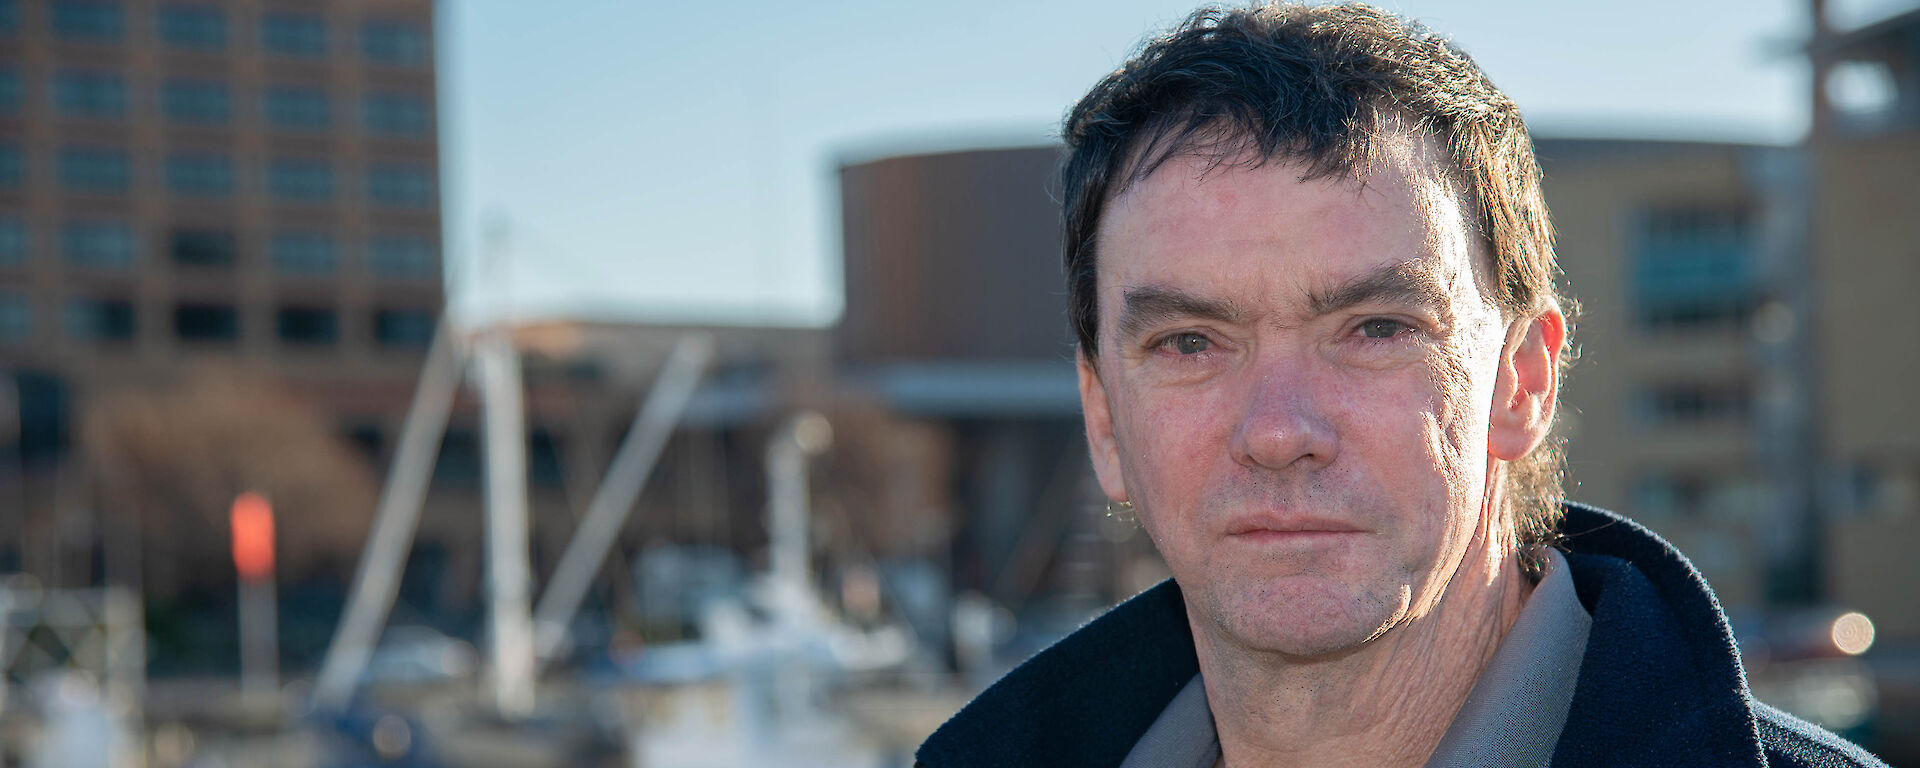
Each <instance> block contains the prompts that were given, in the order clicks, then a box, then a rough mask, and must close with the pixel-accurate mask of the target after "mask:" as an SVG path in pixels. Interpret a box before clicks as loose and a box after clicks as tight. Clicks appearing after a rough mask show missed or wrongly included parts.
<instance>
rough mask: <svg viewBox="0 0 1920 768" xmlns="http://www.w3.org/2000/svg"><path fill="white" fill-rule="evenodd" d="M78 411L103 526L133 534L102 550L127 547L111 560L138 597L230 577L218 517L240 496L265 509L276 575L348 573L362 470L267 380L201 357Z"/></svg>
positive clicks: (363, 520)
mask: <svg viewBox="0 0 1920 768" xmlns="http://www.w3.org/2000/svg"><path fill="white" fill-rule="evenodd" d="M85 411H86V413H85V416H84V417H83V419H82V424H81V442H82V451H83V452H84V455H85V456H86V458H87V461H88V463H89V464H90V465H91V466H92V467H93V469H94V472H95V473H96V475H95V476H96V477H97V478H99V480H100V487H101V492H102V499H101V501H102V505H101V506H102V508H103V510H104V514H103V518H102V521H103V523H104V525H105V526H106V527H107V530H105V531H103V533H104V534H105V535H106V536H107V537H109V538H111V537H114V536H115V535H116V534H118V535H123V536H124V535H128V534H131V535H134V536H137V537H138V541H139V546H138V549H137V550H134V549H133V548H131V547H118V548H116V547H112V546H109V547H108V552H109V553H110V557H113V556H114V555H119V556H122V557H124V556H128V555H133V554H134V552H138V555H137V556H138V557H139V559H140V561H141V562H140V563H139V564H137V565H133V564H125V563H121V564H117V565H118V566H119V567H120V568H122V569H124V568H128V567H137V568H139V569H140V573H139V575H138V576H137V577H136V578H137V579H138V580H139V582H140V583H141V584H142V585H143V588H144V590H145V591H146V592H147V594H148V595H150V596H155V595H172V594H175V593H176V592H177V591H179V590H181V589H184V588H187V587H189V586H197V587H205V586H213V585H224V584H230V583H232V582H233V579H234V574H233V563H232V562H231V558H230V557H229V556H228V554H229V550H228V544H229V534H228V532H227V530H226V528H227V514H228V510H229V507H230V505H231V504H232V503H233V499H234V497H235V496H237V495H239V494H240V493H242V492H245V491H255V492H258V493H261V494H263V495H265V496H266V497H267V498H268V499H269V500H270V501H271V502H272V504H273V508H274V517H275V518H276V523H277V525H276V527H277V528H278V534H277V536H276V538H277V548H278V549H279V553H278V555H279V557H278V560H279V563H278V569H279V571H278V578H279V579H280V580H282V581H283V582H286V581H295V580H301V579H306V578H309V577H313V576H325V575H334V574H337V577H338V578H342V579H344V578H346V577H347V576H348V571H347V568H349V567H350V565H351V563H352V562H353V558H354V557H355V556H356V554H357V552H358V550H359V547H360V543H361V539H362V537H364V536H365V535H366V531H367V528H368V525H369V524H370V522H371V519H372V515H373V509H374V502H375V496H374V493H375V491H374V479H373V477H372V473H371V471H370V470H369V468H368V467H367V465H366V463H365V462H364V461H363V460H361V459H360V458H359V457H358V456H356V455H355V454H354V452H353V448H352V446H351V445H350V444H349V443H348V442H347V441H346V440H345V439H344V438H342V437H341V436H340V435H339V434H338V433H337V431H336V430H335V429H334V428H333V425H332V424H331V423H330V422H329V421H328V420H327V419H326V417H325V416H324V415H323V414H322V413H321V412H320V411H319V409H317V408H316V407H314V406H313V405H312V404H311V403H308V402H306V401H304V400H303V399H302V398H300V397H299V396H297V395H296V394H294V393H293V392H292V391H290V390H289V389H288V388H287V387H286V386H284V385H283V384H281V383H279V382H277V381H276V380H274V379H273V378H272V377H270V376H268V375H266V374H265V373H263V372H260V371H256V370H251V369H247V368H241V367H237V366H233V365H228V364H209V365H205V366H201V367H198V368H195V369H193V370H191V371H189V372H188V373H187V374H186V375H185V376H183V377H182V378H181V379H180V380H179V381H178V382H176V383H174V384H172V385H167V386H157V387H140V388H127V389H122V390H118V391H113V392H107V393H103V394H102V395H101V396H100V397H99V399H98V400H97V401H96V402H95V403H93V404H91V407H89V408H87V409H85ZM129 529H131V530H129ZM115 566H116V564H115V563H112V562H109V564H108V571H109V572H110V573H111V572H113V571H114V570H115ZM329 572H332V573H329Z"/></svg>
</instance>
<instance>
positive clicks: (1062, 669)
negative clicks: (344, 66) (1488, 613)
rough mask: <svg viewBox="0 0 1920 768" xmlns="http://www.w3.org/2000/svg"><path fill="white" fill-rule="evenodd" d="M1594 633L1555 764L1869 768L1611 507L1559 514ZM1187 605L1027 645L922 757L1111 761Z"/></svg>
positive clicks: (1181, 654)
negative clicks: (1765, 683)
mask: <svg viewBox="0 0 1920 768" xmlns="http://www.w3.org/2000/svg"><path fill="white" fill-rule="evenodd" d="M1561 530H1562V531H1564V532H1565V533H1566V540H1565V545H1564V546H1565V549H1566V550H1567V562H1568V564H1569V565H1570V566H1571V568H1570V570H1571V574H1572V576H1573V581H1574V587H1575V591H1576V592H1578V593H1579V596H1580V602H1581V603H1582V604H1583V605H1585V606H1586V609H1587V612H1588V613H1590V614H1592V615H1593V628H1592V631H1591V632H1590V634H1589V635H1588V639H1587V652H1586V656H1585V657H1584V659H1583V660H1582V662H1581V666H1580V680H1579V682H1578V683H1577V686H1576V688H1575V692H1574V700H1573V707H1572V710H1571V711H1570V712H1569V713H1568V715H1567V724H1566V728H1565V729H1564V730H1563V731H1562V732H1561V736H1560V743H1559V745H1558V747H1557V748H1556V749H1555V752H1554V760H1553V764H1554V765H1556V766H1655V765H1660V766H1664V765H1686V766H1884V764H1883V763H1881V762H1880V761H1879V760H1876V759H1875V758H1874V757H1873V756H1872V755H1870V754H1868V753H1867V752H1866V751H1865V750H1862V749H1860V748H1859V747H1857V746H1854V745H1853V744H1850V743H1847V742H1846V741H1844V740H1842V739H1840V738H1839V737H1837V736H1834V735H1833V734H1831V733H1828V732H1826V731H1824V730H1821V729H1820V728H1819V727H1817V726H1814V725H1811V724H1809V723H1806V722H1803V721H1801V720H1798V719H1795V718H1794V717H1793V716H1791V715H1788V714H1786V713H1783V712H1781V711H1779V710H1777V709H1774V708H1772V707H1769V706H1767V705H1765V704H1762V703H1759V702H1757V701H1754V700H1753V698H1752V696H1751V695H1749V693H1748V691H1747V682H1746V677H1745V676H1744V674H1743V673H1742V671H1741V668H1740V657H1739V654H1738V652H1737V651H1736V650H1735V647H1734V644H1733V635H1732V634H1731V633H1730V632H1729V631H1728V630H1727V621H1726V617H1725V616H1724V615H1723V614H1722V613H1721V612H1720V606H1719V603H1718V602H1717V601H1716V600H1715V599H1714V597H1713V592H1712V591H1711V590H1710V589H1708V588H1707V584H1706V581H1705V580H1703V579H1701V577H1700V574H1699V572H1698V571H1695V570H1694V569H1693V566H1692V565H1691V564H1689V563H1688V562H1687V559H1686V557H1684V556H1683V555H1681V554H1680V552H1679V551H1678V550H1675V549H1674V548H1673V547H1672V546H1671V545H1669V544H1667V543H1666V542H1665V541H1663V540H1661V539H1660V537H1658V536H1655V535H1654V534H1653V533H1652V532H1650V531H1648V530H1647V529H1645V528H1642V527H1640V526H1639V525H1638V524H1636V523H1633V522H1632V521H1629V520H1626V519H1625V518H1622V517H1619V516H1617V515H1615V514H1613V513H1611V512H1606V511H1604V510H1600V509H1596V508H1593V507H1588V506H1584V505H1579V504H1568V505H1567V516H1566V520H1565V522H1564V523H1562V525H1561ZM1198 671H1199V670H1198V662H1197V661H1196V659H1195V658H1194V653H1193V637H1192V635H1191V634H1190V633H1189V632H1188V629H1187V622H1186V609H1185V607H1184V604H1183V603H1182V602H1181V598H1180V590H1179V589H1178V587H1176V586H1175V585H1174V584H1173V582H1171V581H1167V582H1163V583H1161V584H1160V585H1159V586H1156V587H1154V588H1152V589H1149V590H1147V591H1145V592H1142V593H1140V594H1139V595H1137V596H1135V597H1134V598H1133V599H1131V600H1128V601H1127V602H1125V603H1122V604H1120V605H1119V606H1117V607H1115V608H1114V609H1113V610H1111V611H1108V612H1107V613H1106V614H1104V615H1102V616H1100V617H1099V618H1097V619H1094V620H1093V621H1092V622H1090V623H1088V624H1087V625H1086V626H1085V627H1082V628H1081V629H1079V630H1078V631H1076V632H1074V633H1073V634H1071V635H1068V636H1067V637H1066V638H1064V639H1062V640H1061V641H1060V642H1058V643H1056V644H1054V645H1053V646H1052V647H1050V648H1048V649H1047V650H1045V651H1042V652H1040V653H1039V654H1037V655H1035V656H1034V657H1033V658H1032V659H1029V660H1028V661H1027V662H1026V663H1025V664H1022V665H1020V667H1018V668H1016V669H1014V670H1013V671H1012V672H1010V673H1008V674H1007V676H1006V677H1005V678H1002V679H1001V680H1000V681H999V682H998V683H995V684H994V685H993V686H992V687H990V688H988V689H987V690H986V691H985V692H983V693H981V694H980V695H979V696H978V697H976V698H975V699H974V700H973V701H972V703H969V704H968V705H967V706H966V707H965V708H963V709H961V710H960V712H959V713H958V714H956V715H954V716H953V718H952V719H951V720H949V721H947V723H946V725H944V726H941V728H940V730H938V731H936V732H935V733H934V734H933V736H931V737H929V738H928V739H927V741H926V743H925V744H922V745H921V747H920V751H919V753H918V754H917V755H916V757H917V758H918V760H919V762H920V764H921V765H925V766H927V767H928V768H961V767H962V766H1054V765H1059V766H1117V765H1119V764H1120V761H1121V760H1122V759H1124V758H1125V757H1126V755H1127V752H1128V751H1129V750H1131V749H1132V748H1133V744H1134V742H1135V741H1138V740H1139V738H1140V735H1141V734H1142V733H1145V732H1146V729H1147V727H1148V726H1149V725H1151V724H1152V723H1153V720H1154V718H1156V717H1158V716H1159V714H1160V710H1162V709H1163V708H1165V707H1166V704H1167V702H1168V701H1170V700H1171V699H1172V698H1173V695H1174V694H1175V693H1178V692H1179V690H1180V687H1181V686H1183V685H1185V684H1186V682H1187V680H1188V679H1189V678H1192V677H1193V675H1194V674H1195V673H1196V672H1198Z"/></svg>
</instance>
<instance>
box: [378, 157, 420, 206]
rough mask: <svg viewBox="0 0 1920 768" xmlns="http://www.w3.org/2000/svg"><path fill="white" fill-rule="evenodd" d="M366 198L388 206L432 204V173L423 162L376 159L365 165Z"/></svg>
mask: <svg viewBox="0 0 1920 768" xmlns="http://www.w3.org/2000/svg"><path fill="white" fill-rule="evenodd" d="M367 199H368V200H371V201H373V204H374V205H381V206H387V207H391V208H426V207H428V206H430V205H432V204H433V177H431V176H429V175H428V174H427V169H426V167H425V166H420V165H413V164H401V163H376V164H374V165H373V166H372V167H369V168H368V169H367Z"/></svg>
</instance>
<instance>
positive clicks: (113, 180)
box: [54, 147, 133, 193]
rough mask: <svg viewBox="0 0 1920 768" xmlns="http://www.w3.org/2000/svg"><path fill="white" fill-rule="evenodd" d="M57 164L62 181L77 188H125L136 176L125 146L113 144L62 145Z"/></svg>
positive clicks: (101, 189) (78, 190) (82, 189)
mask: <svg viewBox="0 0 1920 768" xmlns="http://www.w3.org/2000/svg"><path fill="white" fill-rule="evenodd" d="M54 165H55V166H56V167H57V168H58V169H59V172H60V183H61V185H63V186H65V187H66V188H67V189H70V190H73V191H76V192H98V193H114V192H125V191H127V186H128V184H130V183H131V181H132V178H133V171H132V169H131V168H130V167H129V163H128V161H127V153H126V150H122V149H113V148H110V147H61V148H60V151H59V153H58V155H57V156H56V157H55V162H54Z"/></svg>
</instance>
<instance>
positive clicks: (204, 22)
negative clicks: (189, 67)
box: [155, 4, 227, 51]
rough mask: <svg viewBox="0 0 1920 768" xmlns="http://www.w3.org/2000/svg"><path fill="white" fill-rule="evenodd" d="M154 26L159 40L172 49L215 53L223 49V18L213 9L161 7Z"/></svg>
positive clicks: (216, 7) (209, 7)
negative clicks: (158, 33)
mask: <svg viewBox="0 0 1920 768" xmlns="http://www.w3.org/2000/svg"><path fill="white" fill-rule="evenodd" d="M155 22H156V23H155V26H157V27H158V28H159V31H160V40H161V41H163V42H165V43H166V44H167V45H170V46H173V47H175V48H186V49H190V50H196V51H218V50H221V49H223V48H226V47H227V14H226V12H224V11H222V10H221V9H220V7H219V6H217V5H183V4H168V5H163V6H160V15H159V16H158V18H156V19H155Z"/></svg>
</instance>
